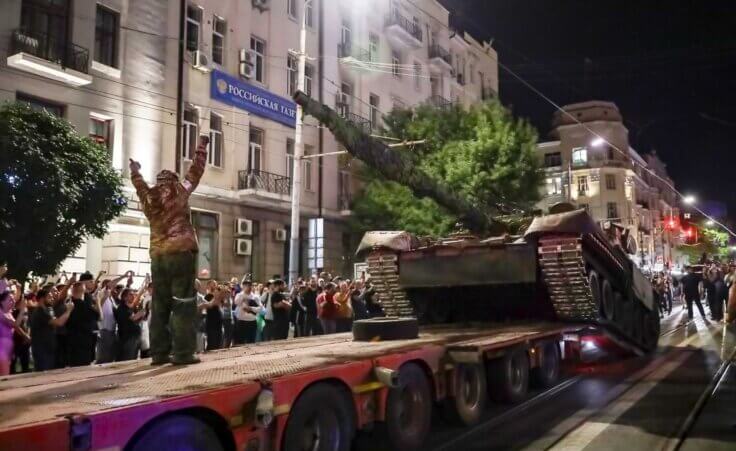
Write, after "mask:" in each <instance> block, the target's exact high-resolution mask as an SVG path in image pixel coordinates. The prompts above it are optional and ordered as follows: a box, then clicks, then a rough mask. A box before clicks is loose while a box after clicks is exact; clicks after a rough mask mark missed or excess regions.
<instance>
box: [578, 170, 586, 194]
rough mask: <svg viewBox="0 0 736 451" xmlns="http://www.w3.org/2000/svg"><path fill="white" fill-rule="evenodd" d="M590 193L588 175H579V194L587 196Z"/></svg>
mask: <svg viewBox="0 0 736 451" xmlns="http://www.w3.org/2000/svg"><path fill="white" fill-rule="evenodd" d="M587 193H588V177H587V176H585V175H581V176H579V177H578V196H585V195H586V194H587Z"/></svg>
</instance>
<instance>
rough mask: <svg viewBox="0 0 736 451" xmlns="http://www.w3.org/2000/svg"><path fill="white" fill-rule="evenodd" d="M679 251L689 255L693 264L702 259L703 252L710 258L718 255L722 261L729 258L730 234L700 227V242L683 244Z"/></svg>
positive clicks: (678, 248)
mask: <svg viewBox="0 0 736 451" xmlns="http://www.w3.org/2000/svg"><path fill="white" fill-rule="evenodd" d="M677 251H678V252H680V253H681V254H683V255H686V256H687V257H688V260H689V261H690V263H691V264H695V263H697V262H698V261H700V259H701V257H702V256H703V253H705V254H707V255H708V257H709V258H713V257H717V258H718V259H720V260H721V261H724V260H726V259H728V257H729V249H728V234H727V233H726V232H721V231H719V230H717V229H713V228H707V227H700V228H699V229H698V243H697V244H694V245H682V246H678V247H677Z"/></svg>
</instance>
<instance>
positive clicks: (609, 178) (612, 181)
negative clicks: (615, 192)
mask: <svg viewBox="0 0 736 451" xmlns="http://www.w3.org/2000/svg"><path fill="white" fill-rule="evenodd" d="M606 189H616V176H615V175H614V174H606Z"/></svg>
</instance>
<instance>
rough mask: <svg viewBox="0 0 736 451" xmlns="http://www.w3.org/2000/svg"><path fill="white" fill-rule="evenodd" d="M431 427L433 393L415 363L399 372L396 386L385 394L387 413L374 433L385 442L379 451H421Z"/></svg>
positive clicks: (425, 377) (404, 366) (420, 369)
mask: <svg viewBox="0 0 736 451" xmlns="http://www.w3.org/2000/svg"><path fill="white" fill-rule="evenodd" d="M431 426H432V393H431V390H430V383H429V380H428V379H427V375H426V374H424V371H423V370H422V368H420V367H419V365H417V364H415V363H406V364H404V365H402V366H401V368H400V369H399V386H398V387H396V388H392V389H390V390H389V392H388V397H387V399H386V414H385V421H384V423H383V424H380V425H378V427H377V432H378V434H379V436H380V438H381V439H382V441H383V442H384V443H385V445H387V446H385V447H383V446H382V447H380V449H385V448H389V449H394V450H400V451H408V450H418V449H423V448H422V445H423V443H424V440H425V439H426V438H427V435H428V434H429V430H430V427H431Z"/></svg>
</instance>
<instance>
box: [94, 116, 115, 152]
mask: <svg viewBox="0 0 736 451" xmlns="http://www.w3.org/2000/svg"><path fill="white" fill-rule="evenodd" d="M89 137H90V138H91V139H92V141H94V142H96V143H97V144H100V145H101V146H103V147H104V148H105V149H107V150H112V119H103V118H101V117H98V116H91V117H90V118H89Z"/></svg>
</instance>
